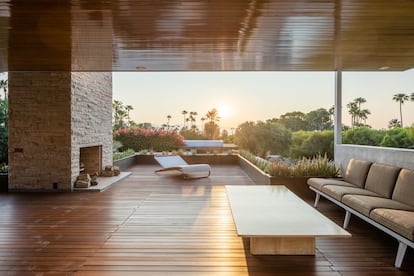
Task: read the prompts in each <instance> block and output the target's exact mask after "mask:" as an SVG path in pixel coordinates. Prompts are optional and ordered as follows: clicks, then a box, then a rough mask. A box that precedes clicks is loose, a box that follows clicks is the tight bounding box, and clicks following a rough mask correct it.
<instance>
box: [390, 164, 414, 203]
mask: <svg viewBox="0 0 414 276" xmlns="http://www.w3.org/2000/svg"><path fill="white" fill-rule="evenodd" d="M392 199H394V200H398V201H399V202H402V203H405V204H408V205H410V206H413V207H414V170H409V169H402V170H401V171H400V174H399V175H398V179H397V183H396V184H395V187H394V193H393V194H392Z"/></svg>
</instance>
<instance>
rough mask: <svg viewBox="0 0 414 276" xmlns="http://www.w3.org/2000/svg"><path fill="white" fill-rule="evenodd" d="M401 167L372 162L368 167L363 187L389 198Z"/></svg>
mask: <svg viewBox="0 0 414 276" xmlns="http://www.w3.org/2000/svg"><path fill="white" fill-rule="evenodd" d="M400 170H401V168H398V167H394V166H391V165H385V164H379V163H374V164H372V165H371V168H370V169H369V172H368V176H367V180H366V181H365V189H367V190H369V191H371V192H374V193H377V194H379V195H380V196H383V197H386V198H391V196H392V192H393V189H394V186H395V182H396V181H397V177H398V173H399V172H400Z"/></svg>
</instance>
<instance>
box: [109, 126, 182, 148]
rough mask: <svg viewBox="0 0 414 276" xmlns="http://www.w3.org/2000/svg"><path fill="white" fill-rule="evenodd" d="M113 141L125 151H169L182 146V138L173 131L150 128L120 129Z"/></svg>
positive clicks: (115, 133)
mask: <svg viewBox="0 0 414 276" xmlns="http://www.w3.org/2000/svg"><path fill="white" fill-rule="evenodd" d="M114 140H116V141H119V142H121V143H122V145H123V147H124V148H125V149H128V148H130V149H133V150H135V151H140V150H148V149H151V150H155V151H170V150H176V149H178V148H181V147H183V146H184V137H183V136H181V135H180V134H178V132H177V131H175V130H164V129H152V128H120V129H118V130H117V131H115V132H114Z"/></svg>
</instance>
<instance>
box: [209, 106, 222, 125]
mask: <svg viewBox="0 0 414 276" xmlns="http://www.w3.org/2000/svg"><path fill="white" fill-rule="evenodd" d="M206 118H207V119H209V120H210V122H213V123H216V122H219V121H220V117H219V116H218V111H217V109H215V108H213V109H212V110H210V111H208V112H207V114H206Z"/></svg>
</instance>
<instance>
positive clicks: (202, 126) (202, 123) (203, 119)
mask: <svg viewBox="0 0 414 276" xmlns="http://www.w3.org/2000/svg"><path fill="white" fill-rule="evenodd" d="M200 120H201V129H202V130H203V129H204V121H205V120H207V119H206V118H205V117H201V119H200Z"/></svg>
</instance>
